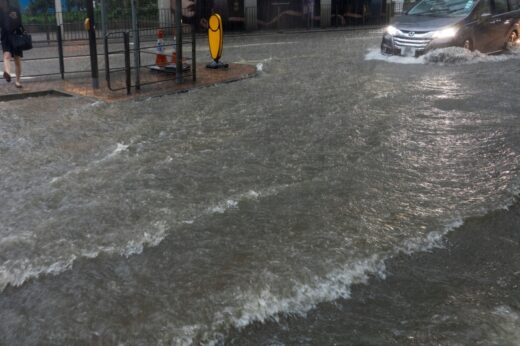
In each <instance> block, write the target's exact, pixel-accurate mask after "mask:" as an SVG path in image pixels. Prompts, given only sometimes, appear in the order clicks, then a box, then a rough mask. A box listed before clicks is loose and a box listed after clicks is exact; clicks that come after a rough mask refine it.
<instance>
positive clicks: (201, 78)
mask: <svg viewBox="0 0 520 346" xmlns="http://www.w3.org/2000/svg"><path fill="white" fill-rule="evenodd" d="M196 74H197V80H196V81H195V82H193V81H192V76H191V73H190V72H188V73H187V75H186V76H185V78H184V82H183V83H181V84H178V83H176V81H175V74H174V73H162V72H155V71H150V70H147V69H145V68H143V69H142V71H141V74H140V79H141V89H140V90H139V91H136V90H135V88H132V89H131V94H130V95H127V91H126V86H125V82H124V81H125V77H124V74H123V73H122V72H119V73H113V74H112V75H111V80H112V82H111V89H112V90H111V89H110V88H109V86H108V84H107V82H106V81H105V80H104V75H103V74H100V81H99V82H100V87H99V89H93V88H92V79H91V78H90V76H89V75H86V74H82V75H81V76H66V79H65V80H61V79H60V78H59V77H58V78H57V77H37V78H34V79H31V80H24V81H23V88H22V89H17V88H16V87H15V85H14V82H11V83H7V82H6V81H5V80H1V81H0V101H10V100H13V99H21V98H25V97H36V96H44V95H49V94H59V95H78V96H87V97H93V98H96V99H100V100H103V101H107V102H111V101H119V100H128V99H135V98H141V97H152V96H161V95H167V94H173V93H179V92H185V91H188V90H191V89H195V88H202V87H207V86H211V85H216V84H220V83H228V82H233V81H238V80H241V79H245V78H251V77H253V76H255V75H256V67H255V66H251V65H245V64H230V65H229V68H227V69H219V70H213V69H208V68H206V67H205V65H203V64H197V70H196ZM13 79H14V78H13ZM132 79H133V76H132Z"/></svg>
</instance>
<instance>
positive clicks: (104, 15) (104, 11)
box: [101, 0, 107, 37]
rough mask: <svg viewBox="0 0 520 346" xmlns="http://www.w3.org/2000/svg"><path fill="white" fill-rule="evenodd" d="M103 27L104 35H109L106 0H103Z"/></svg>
mask: <svg viewBox="0 0 520 346" xmlns="http://www.w3.org/2000/svg"><path fill="white" fill-rule="evenodd" d="M101 29H102V30H103V37H106V36H107V4H106V0H101Z"/></svg>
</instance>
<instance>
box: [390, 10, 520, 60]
mask: <svg viewBox="0 0 520 346" xmlns="http://www.w3.org/2000/svg"><path fill="white" fill-rule="evenodd" d="M519 33H520V0H422V1H420V2H419V3H417V4H416V5H415V6H413V7H412V8H411V9H410V10H408V11H407V12H406V13H405V14H403V15H400V16H397V17H395V18H394V20H393V21H392V22H391V25H390V26H388V27H387V28H386V29H385V32H384V34H383V42H382V43H381V51H382V52H383V53H386V54H396V55H414V56H418V55H421V54H424V53H425V52H427V51H429V50H431V49H435V48H443V47H450V46H458V47H464V48H467V49H469V50H479V51H481V52H483V53H494V52H499V51H501V50H503V49H505V48H507V47H508V46H509V45H511V44H513V43H514V42H516V40H517V39H518V35H519Z"/></svg>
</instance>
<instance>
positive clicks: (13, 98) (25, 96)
mask: <svg viewBox="0 0 520 346" xmlns="http://www.w3.org/2000/svg"><path fill="white" fill-rule="evenodd" d="M44 96H51V97H72V95H71V94H67V93H65V92H63V91H58V90H41V91H29V92H21V93H18V94H6V95H0V102H8V101H16V100H24V99H28V98H30V97H44Z"/></svg>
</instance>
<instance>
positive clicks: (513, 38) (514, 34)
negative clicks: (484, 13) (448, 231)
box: [506, 30, 518, 49]
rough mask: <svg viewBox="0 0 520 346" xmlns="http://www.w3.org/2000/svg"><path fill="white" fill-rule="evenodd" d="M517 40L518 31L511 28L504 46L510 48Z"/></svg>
mask: <svg viewBox="0 0 520 346" xmlns="http://www.w3.org/2000/svg"><path fill="white" fill-rule="evenodd" d="M517 41H518V33H517V32H516V31H515V30H513V31H511V33H510V34H509V37H508V38H507V42H506V48H507V49H511V48H513V47H514V46H515V44H516V43H517Z"/></svg>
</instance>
